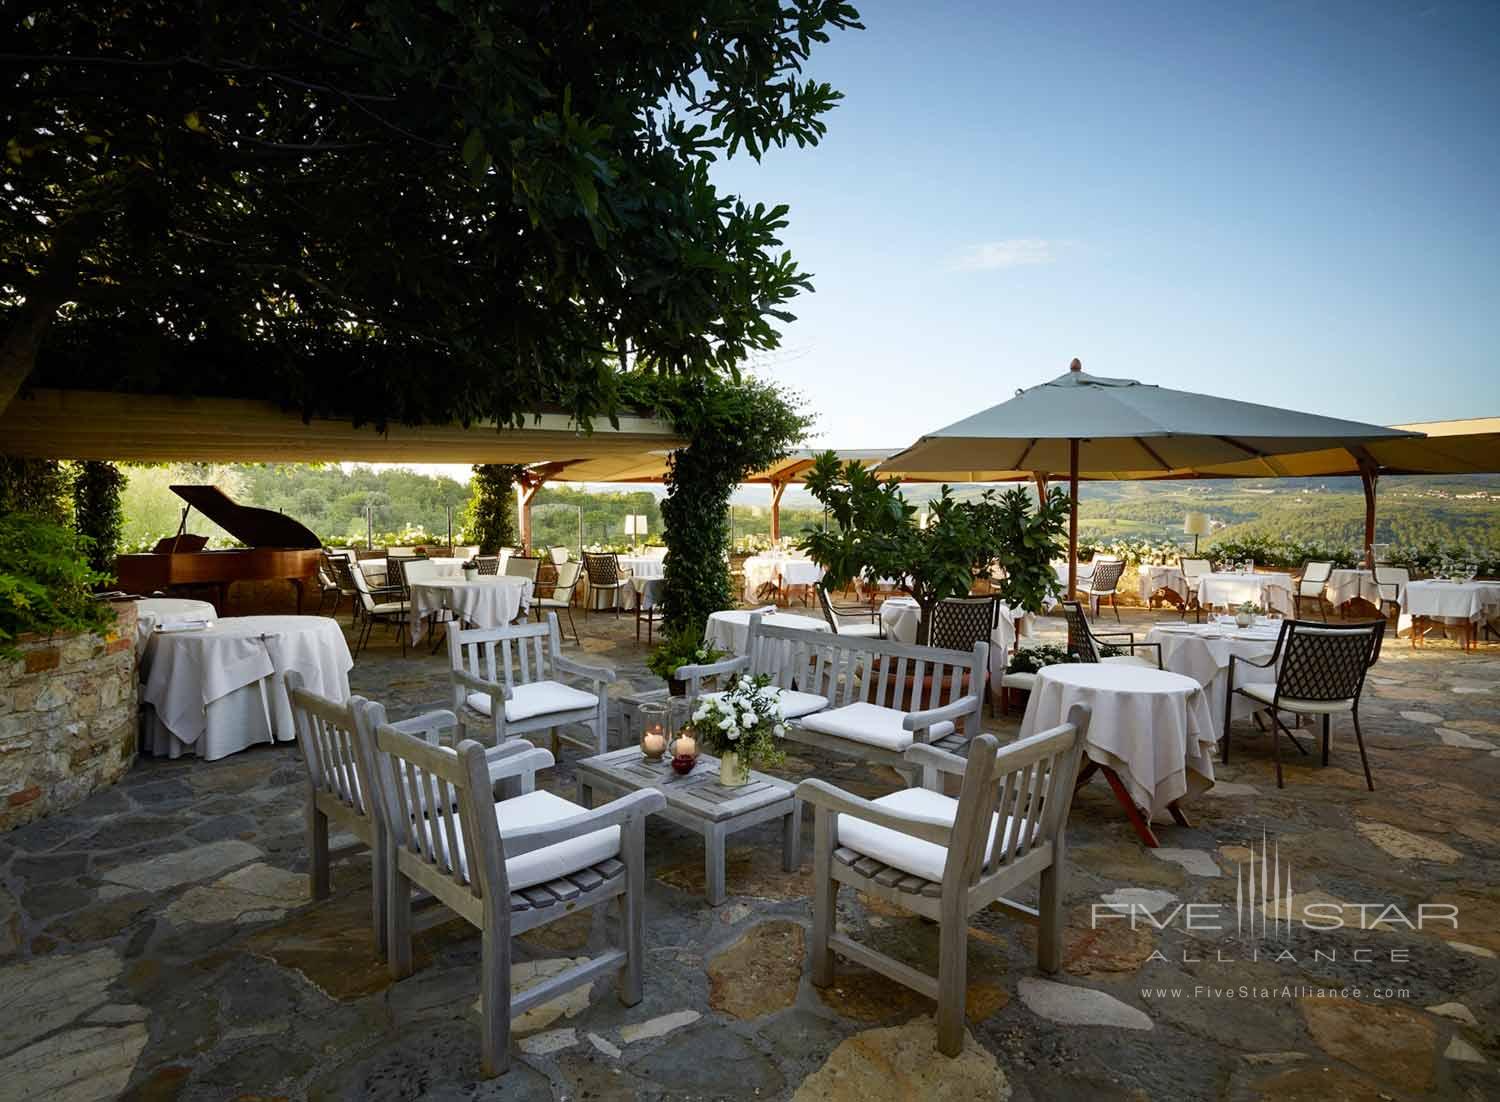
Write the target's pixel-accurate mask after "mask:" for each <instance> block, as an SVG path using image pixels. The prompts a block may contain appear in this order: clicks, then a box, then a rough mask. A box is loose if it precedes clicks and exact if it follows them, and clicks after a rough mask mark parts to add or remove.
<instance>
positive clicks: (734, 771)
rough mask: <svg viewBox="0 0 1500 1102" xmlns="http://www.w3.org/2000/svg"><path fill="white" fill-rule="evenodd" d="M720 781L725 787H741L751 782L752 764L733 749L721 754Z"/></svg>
mask: <svg viewBox="0 0 1500 1102" xmlns="http://www.w3.org/2000/svg"><path fill="white" fill-rule="evenodd" d="M719 783H720V784H721V785H723V786H724V787H725V788H739V787H740V786H741V785H744V784H749V783H750V766H749V765H747V764H746V763H745V761H744V760H743V759H742V758H741V757H740V756H739V754H737V753H735V752H734V751H733V750H726V751H725V752H724V753H722V754H720V755H719Z"/></svg>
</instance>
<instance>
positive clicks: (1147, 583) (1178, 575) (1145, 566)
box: [1135, 562, 1188, 607]
mask: <svg viewBox="0 0 1500 1102" xmlns="http://www.w3.org/2000/svg"><path fill="white" fill-rule="evenodd" d="M1135 572H1136V577H1137V579H1138V580H1139V583H1140V591H1141V603H1142V604H1145V605H1146V606H1148V607H1149V606H1150V604H1151V599H1152V598H1153V597H1155V596H1156V595H1157V594H1159V593H1168V592H1169V593H1170V594H1171V597H1172V598H1173V601H1172V603H1174V604H1178V605H1182V604H1185V603H1186V601H1187V596H1188V588H1187V579H1186V578H1185V577H1184V576H1183V573H1182V567H1180V566H1178V565H1177V564H1176V563H1148V562H1143V563H1141V564H1140V565H1139V566H1137V567H1136V568H1135Z"/></svg>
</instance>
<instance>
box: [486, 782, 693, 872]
mask: <svg viewBox="0 0 1500 1102" xmlns="http://www.w3.org/2000/svg"><path fill="white" fill-rule="evenodd" d="M666 806H667V798H666V797H665V796H663V795H662V794H661V793H660V792H658V791H656V790H655V789H654V788H651V789H646V790H644V791H641V792H632V793H630V794H629V795H627V796H621V797H620V798H619V799H617V800H611V801H609V803H607V804H605V805H604V806H603V807H596V808H594V809H593V810H591V811H582V812H579V814H577V815H570V816H569V817H568V818H566V819H562V820H559V821H557V822H552V823H542V824H540V825H538V826H534V827H522V828H521V829H519V830H507V831H502V832H501V834H500V847H501V848H502V849H503V850H504V851H505V859H506V860H509V859H510V858H512V857H519V856H520V855H521V854H523V853H530V852H531V851H532V850H534V849H541V848H542V847H544V846H552V845H556V844H557V843H558V842H566V841H567V840H568V839H569V838H577V837H578V836H579V835H580V834H591V833H593V832H594V831H596V830H603V829H604V828H605V827H612V826H619V825H621V824H622V823H628V822H630V821H632V820H634V819H644V818H645V817H646V816H647V815H650V814H651V813H652V812H655V811H661V810H662V809H663V808H665V807H666Z"/></svg>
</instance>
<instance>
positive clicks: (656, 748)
mask: <svg viewBox="0 0 1500 1102" xmlns="http://www.w3.org/2000/svg"><path fill="white" fill-rule="evenodd" d="M666 748H667V740H666V738H665V737H664V736H663V735H662V733H661V732H660V731H647V732H646V737H645V738H643V739H641V749H642V750H644V751H645V752H646V755H647V756H648V757H653V758H659V757H661V755H662V752H663V751H664V750H666Z"/></svg>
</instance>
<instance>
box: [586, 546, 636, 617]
mask: <svg viewBox="0 0 1500 1102" xmlns="http://www.w3.org/2000/svg"><path fill="white" fill-rule="evenodd" d="M583 572H584V573H585V574H587V575H588V579H589V599H588V601H587V602H586V603H585V604H584V606H583V614H584V616H588V614H589V612H590V611H593V610H595V609H596V608H598V605H599V597H600V596H601V595H602V594H608V595H609V598H610V603H609V607H612V608H613V609H614V610H615V615H616V616H618V615H620V592H621V590H623V589H624V588H625V587H626V586H628V585H629V584H630V572H629V571H627V570H622V569H621V568H620V556H619V555H614V554H599V553H596V552H593V551H585V552H584V553H583Z"/></svg>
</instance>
